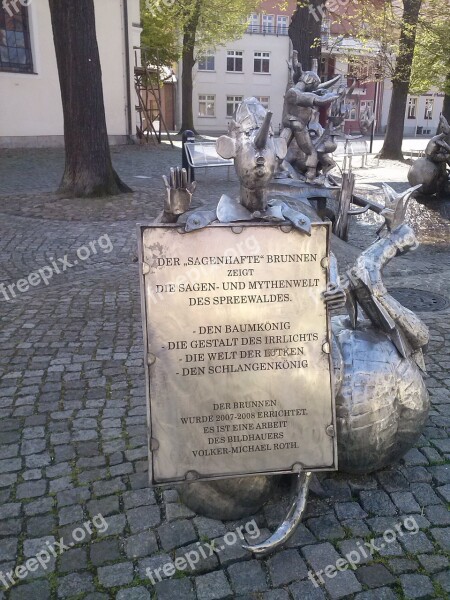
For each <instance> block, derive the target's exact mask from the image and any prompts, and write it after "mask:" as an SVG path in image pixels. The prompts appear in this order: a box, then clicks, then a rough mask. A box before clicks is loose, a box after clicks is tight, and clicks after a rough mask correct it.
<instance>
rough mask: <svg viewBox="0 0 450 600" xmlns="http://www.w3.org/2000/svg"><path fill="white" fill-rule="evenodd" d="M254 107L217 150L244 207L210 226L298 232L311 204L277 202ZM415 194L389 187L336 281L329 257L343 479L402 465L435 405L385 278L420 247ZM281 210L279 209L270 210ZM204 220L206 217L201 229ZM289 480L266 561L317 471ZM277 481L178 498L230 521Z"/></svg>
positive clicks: (245, 481)
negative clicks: (261, 222) (373, 233)
mask: <svg viewBox="0 0 450 600" xmlns="http://www.w3.org/2000/svg"><path fill="white" fill-rule="evenodd" d="M255 102H257V101H256V100H255V99H254V98H253V99H248V100H246V101H244V103H243V105H244V106H242V107H241V110H240V111H239V110H238V113H237V117H238V118H237V120H235V121H234V125H233V127H232V129H231V130H230V132H229V135H228V136H223V137H222V138H219V141H218V143H217V150H218V153H219V154H221V155H222V156H226V157H234V160H235V166H236V171H237V173H238V176H239V180H240V183H241V197H240V201H239V200H236V201H230V202H228V201H227V202H226V204H225V208H226V209H227V210H225V211H221V206H220V204H221V202H222V200H223V197H222V199H221V201H220V202H219V205H218V207H217V210H216V211H214V210H213V211H212V214H211V215H210V218H209V222H211V220H214V217H216V218H218V217H220V216H221V215H222V218H223V214H226V217H227V218H228V222H232V221H233V215H235V216H236V215H237V220H239V219H241V217H242V219H241V220H244V217H246V218H248V219H250V220H252V219H261V218H263V219H264V218H265V217H266V218H269V219H270V220H276V219H278V220H285V219H287V216H286V215H288V214H289V216H290V220H291V223H294V222H297V224H299V219H302V215H303V212H302V211H304V209H305V207H306V204H305V201H304V200H303V201H302V202H298V203H297V206H296V207H294V208H292V204H293V202H292V197H293V194H290V195H289V200H290V202H289V205H288V200H287V201H286V203H283V202H280V200H279V199H278V200H277V202H276V203H273V202H271V199H270V197H269V196H270V194H268V191H267V187H268V185H269V182H270V179H271V177H272V176H273V174H274V171H275V167H276V164H277V161H278V160H279V159H280V156H282V154H283V152H284V151H285V146H284V147H283V142H280V143H279V142H277V141H276V139H274V138H273V136H272V135H271V132H270V128H269V127H268V117H267V114H268V113H267V114H266V115H264V114H263V111H264V109H263V108H262V106H261V105H259V106H258V105H256V106H255ZM269 118H270V117H269ZM262 140H264V143H263V141H262ZM280 144H281V145H280ZM260 184H261V185H260ZM416 189H417V187H415V188H410V189H409V190H407V191H406V192H404V193H402V194H396V193H395V191H394V190H393V189H392V188H390V187H389V186H387V185H385V186H384V191H385V198H386V203H385V207H380V212H381V215H382V216H383V217H384V225H383V227H382V228H381V229H380V230H379V239H378V240H377V241H375V242H374V243H373V244H372V245H371V246H370V247H369V248H368V249H367V250H365V251H364V252H363V253H362V254H361V255H360V256H359V258H358V259H357V261H356V263H355V265H354V267H353V268H352V269H350V270H349V271H348V272H347V273H346V274H345V275H344V276H343V277H339V274H338V271H337V263H336V260H335V259H334V257H333V256H332V257H331V259H332V260H331V268H330V282H331V283H330V286H329V289H328V290H327V291H326V292H325V293H324V301H325V302H326V303H327V305H328V307H329V309H331V310H332V309H335V308H342V307H344V305H345V306H346V308H347V312H348V315H347V316H335V317H333V318H332V348H331V351H332V358H333V375H334V388H335V398H336V413H337V432H336V435H337V443H338V463H339V470H340V471H343V472H347V473H370V472H372V471H375V470H377V469H381V468H383V467H386V466H387V465H389V464H392V463H393V462H395V461H396V460H398V459H400V458H401V456H402V455H403V454H404V453H405V452H406V451H407V450H409V449H410V448H411V447H412V446H413V445H414V443H415V442H416V440H417V439H418V437H419V436H420V433H421V431H422V428H423V425H424V423H425V420H426V418H427V415H428V409H429V398H428V393H427V390H426V387H425V385H424V382H423V379H422V371H423V370H424V362H423V356H422V351H423V349H424V348H425V347H426V345H427V343H428V330H427V328H426V326H425V325H424V324H423V323H422V322H421V320H420V319H419V318H418V317H417V316H416V315H415V314H414V313H413V312H411V311H410V310H408V309H407V308H405V307H404V306H402V305H401V304H400V303H399V302H397V301H396V300H395V299H394V298H393V297H392V296H391V295H390V294H389V292H388V290H387V289H386V287H385V286H384V284H383V279H382V270H383V268H384V267H385V266H386V264H387V263H388V262H389V261H390V260H391V259H393V258H394V257H395V256H397V255H401V254H403V253H405V252H407V251H409V250H413V249H415V248H416V247H417V245H418V243H417V239H416V237H415V234H414V231H413V230H412V228H411V227H410V226H409V225H407V224H406V223H405V222H404V221H405V211H406V207H407V204H408V200H409V198H410V197H411V194H412V193H413V192H414V191H415V190H416ZM228 200H230V199H228ZM281 205H283V206H282V207H281V210H280V211H278V212H276V213H275V212H271V209H275V208H280V206H281ZM222 208H224V206H222ZM242 210H243V211H245V212H244V213H242V212H241V211H242ZM289 210H291V211H292V213H289ZM309 210H310V211H311V210H313V209H312V207H309ZM198 212H205V211H197V213H198ZM305 212H307V211H305ZM294 213H295V214H294ZM187 214H189V213H187ZM195 214H196V212H195V211H194V212H192V213H191V214H190V215H189V216H188V217H187V218H186V216H185V215H182V217H181V221H180V219H179V222H185V223H186V224H187V223H188V222H189V219H191V221H192V218H195ZM304 218H305V219H306V221H305V222H304V223H303V224H302V225H299V229H302V227H303V229H302V231H304V233H305V234H306V235H307V233H308V231H307V221H308V219H307V217H306V216H305V217H304ZM219 220H220V219H219ZM206 221H208V219H203V220H202V222H201V226H205V222H206ZM206 224H208V223H207V222H206ZM300 441H301V440H300ZM292 477H293V478H294V480H295V478H296V485H297V490H296V494H295V498H294V500H293V503H292V506H291V509H290V511H289V513H288V515H287V517H286V519H285V520H284V521H283V523H282V524H281V525H280V526H279V527H278V529H277V530H276V531H275V533H274V534H273V535H272V536H270V538H269V539H268V540H266V541H265V542H262V543H260V544H256V545H252V546H246V547H247V548H248V550H250V551H251V552H253V553H255V554H264V553H267V552H270V551H272V550H274V549H275V548H277V547H278V546H280V545H283V544H284V543H285V542H286V541H287V539H289V537H290V536H291V535H292V534H293V532H294V531H295V528H296V526H297V525H298V523H299V522H300V520H301V518H302V515H303V512H304V509H305V505H306V499H307V494H308V488H309V484H310V477H311V473H307V472H301V473H300V474H299V475H298V476H292ZM278 483H279V476H250V477H236V478H231V479H225V480H219V481H212V482H194V483H189V484H183V485H182V486H181V487H180V490H181V497H182V500H183V502H184V503H185V504H187V505H188V506H189V507H190V508H191V509H192V510H194V511H196V512H198V513H200V514H203V515H205V516H207V517H211V518H216V519H223V520H227V519H239V518H241V517H244V516H248V515H251V514H253V513H255V512H256V511H257V510H258V509H260V508H261V506H262V505H263V504H264V503H265V502H267V501H268V500H269V499H270V497H271V496H272V494H273V492H274V490H275V489H276V487H277V485H278Z"/></svg>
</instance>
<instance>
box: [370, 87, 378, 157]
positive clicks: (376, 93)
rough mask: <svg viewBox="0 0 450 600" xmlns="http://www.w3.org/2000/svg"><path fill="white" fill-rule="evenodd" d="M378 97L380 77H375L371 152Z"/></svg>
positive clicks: (371, 141)
mask: <svg viewBox="0 0 450 600" xmlns="http://www.w3.org/2000/svg"><path fill="white" fill-rule="evenodd" d="M377 98H378V77H377V78H376V79H375V97H374V100H373V114H374V117H375V118H374V120H373V122H372V127H371V129H370V146H369V154H372V149H373V136H374V133H375V123H376V121H377V109H378V106H377Z"/></svg>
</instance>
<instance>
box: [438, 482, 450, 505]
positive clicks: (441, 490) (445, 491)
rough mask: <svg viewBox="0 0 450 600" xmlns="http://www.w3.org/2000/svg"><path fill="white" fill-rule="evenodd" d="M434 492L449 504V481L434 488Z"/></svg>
mask: <svg viewBox="0 0 450 600" xmlns="http://www.w3.org/2000/svg"><path fill="white" fill-rule="evenodd" d="M436 492H437V493H438V494H439V495H440V496H441V497H442V498H443V499H444V500H445V502H448V503H449V504H450V483H447V484H446V485H441V486H440V487H437V488H436Z"/></svg>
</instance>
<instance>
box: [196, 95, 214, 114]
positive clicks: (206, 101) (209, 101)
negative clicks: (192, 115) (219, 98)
mask: <svg viewBox="0 0 450 600" xmlns="http://www.w3.org/2000/svg"><path fill="white" fill-rule="evenodd" d="M198 116H199V117H215V116H216V97H215V96H210V95H209V94H200V95H199V97H198Z"/></svg>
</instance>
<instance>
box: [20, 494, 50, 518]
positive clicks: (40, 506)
mask: <svg viewBox="0 0 450 600" xmlns="http://www.w3.org/2000/svg"><path fill="white" fill-rule="evenodd" d="M53 502H54V501H53V498H39V500H34V501H33V502H28V503H26V504H24V506H23V510H24V513H25V514H26V515H27V516H32V515H39V514H45V513H46V512H50V511H51V510H52V509H53Z"/></svg>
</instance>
